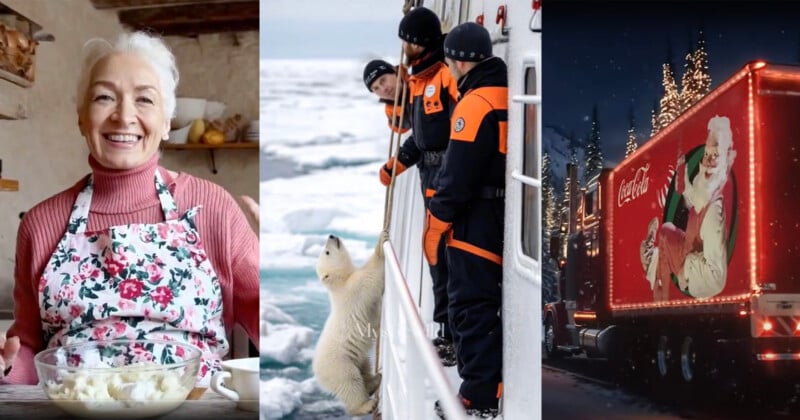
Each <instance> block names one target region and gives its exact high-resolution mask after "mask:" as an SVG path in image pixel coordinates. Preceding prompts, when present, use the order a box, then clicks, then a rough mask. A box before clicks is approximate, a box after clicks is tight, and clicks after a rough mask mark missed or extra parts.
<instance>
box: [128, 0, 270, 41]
mask: <svg viewBox="0 0 800 420" xmlns="http://www.w3.org/2000/svg"><path fill="white" fill-rule="evenodd" d="M258 7H259V5H258V1H254V0H249V1H241V0H239V1H235V2H226V3H207V2H204V3H202V4H193V5H183V6H164V7H159V8H147V9H136V10H133V9H131V10H124V11H120V12H118V15H119V21H120V23H122V24H123V25H125V26H127V27H129V28H132V29H136V30H141V29H145V30H152V31H155V32H157V33H160V34H162V35H165V36H169V35H187V36H192V35H198V34H202V33H212V32H231V31H253V30H258V20H259V13H258Z"/></svg>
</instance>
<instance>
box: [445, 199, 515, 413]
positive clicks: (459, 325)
mask: <svg viewBox="0 0 800 420" xmlns="http://www.w3.org/2000/svg"><path fill="white" fill-rule="evenodd" d="M502 203H503V200H478V201H476V202H475V203H474V205H471V206H470V207H469V210H468V211H467V213H468V214H466V215H465V216H464V217H460V218H458V219H457V220H456V221H455V222H454V223H453V242H452V243H451V244H450V246H448V248H447V257H448V260H447V261H448V265H449V268H450V272H449V275H450V278H449V283H448V287H447V291H448V298H449V312H450V322H451V328H452V330H453V337H454V343H455V347H456V355H457V361H458V373H459V376H461V379H462V381H463V382H462V384H461V388H460V390H459V393H460V394H461V396H462V397H464V398H466V399H468V400H470V401H471V403H472V406H473V407H476V408H494V407H497V402H498V398H497V394H498V386H499V384H500V383H501V382H502V373H503V326H502V325H503V324H502V319H501V305H502V282H503V266H502V263H501V260H500V261H498V260H492V259H490V258H486V256H485V255H484V256H481V255H478V254H476V250H478V249H479V250H480V251H478V252H479V253H480V252H484V251H487V252H488V253H490V254H494V255H496V258H502V254H503V251H502V249H503V219H502V217H503V216H502V214H503V204H502ZM456 242H458V243H459V244H461V247H459V245H458V244H457V243H456ZM464 244H468V245H464ZM465 247H466V248H468V249H466V250H465V249H464V248H465Z"/></svg>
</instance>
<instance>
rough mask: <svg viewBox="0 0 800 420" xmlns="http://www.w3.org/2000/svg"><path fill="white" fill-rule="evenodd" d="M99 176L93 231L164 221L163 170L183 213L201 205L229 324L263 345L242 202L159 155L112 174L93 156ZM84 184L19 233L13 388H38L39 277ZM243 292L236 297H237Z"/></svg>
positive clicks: (36, 211) (41, 209)
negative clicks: (173, 170)
mask: <svg viewBox="0 0 800 420" xmlns="http://www.w3.org/2000/svg"><path fill="white" fill-rule="evenodd" d="M89 165H90V166H91V168H92V173H93V175H94V193H93V195H92V205H91V208H90V211H89V225H88V226H87V231H96V230H101V229H105V228H108V227H110V226H116V225H124V224H130V223H159V222H163V221H164V214H163V211H162V210H161V204H160V202H159V200H158V195H157V194H156V189H155V184H154V174H155V171H156V169H158V170H159V171H160V173H161V175H162V177H163V178H164V182H165V183H166V184H167V185H168V186H169V190H170V192H171V193H172V196H173V197H174V198H175V202H176V203H177V205H178V212H179V213H183V212H184V211H186V210H188V209H189V208H191V207H193V206H196V205H198V204H200V205H202V206H203V208H202V209H201V210H200V212H199V213H198V215H197V219H196V221H197V228H198V231H199V232H200V235H201V236H202V237H203V242H204V244H205V249H206V252H207V253H208V256H209V259H210V260H211V264H212V265H213V267H214V270H215V271H216V273H217V277H218V278H219V281H220V285H221V287H222V299H223V315H222V317H223V322H224V323H225V328H226V330H227V331H228V334H229V335H230V332H231V328H232V327H233V325H234V324H240V325H241V326H242V327H243V328H244V329H245V331H246V332H247V334H248V336H249V337H250V340H251V341H252V342H253V343H254V344H255V345H256V347H257V346H258V342H259V329H258V325H259V319H258V313H259V309H258V308H259V306H258V305H259V303H258V298H259V273H258V236H257V235H256V233H255V232H253V230H252V229H251V227H250V225H249V223H248V221H247V218H246V217H245V215H244V213H243V212H242V210H241V208H240V207H239V205H238V204H237V203H236V201H235V200H234V198H233V197H232V196H231V195H230V194H229V193H228V192H227V191H225V190H224V189H223V188H222V187H220V186H218V185H216V184H214V183H212V182H209V181H206V180H203V179H200V178H195V177H193V176H191V175H188V174H185V173H179V174H177V176H175V177H173V176H172V174H170V172H169V171H167V170H166V169H164V168H162V167H160V166H158V154H156V155H154V156H153V158H152V159H151V160H150V161H148V162H147V163H146V164H144V165H142V166H141V167H138V168H135V169H130V170H124V171H119V170H110V169H107V168H105V167H103V166H101V165H100V164H99V163H98V162H97V161H96V160H95V159H94V158H92V157H91V156H90V157H89ZM83 186H84V180H83V179H81V180H80V181H79V182H78V183H76V184H75V185H74V186H72V187H71V188H69V189H67V190H65V191H63V192H60V193H58V194H56V195H54V196H53V197H50V198H48V199H47V200H45V201H43V202H41V203H39V204H37V205H36V206H35V207H33V208H32V209H31V210H30V211H29V212H27V213H26V214H25V217H24V218H23V220H22V222H21V224H20V227H19V232H18V233H17V253H16V265H15V270H14V280H15V285H14V307H15V308H14V324H13V325H12V326H11V328H10V329H9V330H8V333H7V336H8V337H13V336H17V337H19V339H20V343H21V344H22V347H21V348H20V352H19V354H18V356H17V358H16V359H15V360H14V362H13V369H12V370H11V373H10V374H9V375H8V376H7V377H6V378H5V379H4V380H3V382H5V383H15V384H36V383H37V382H38V378H37V375H36V370H35V368H34V365H33V356H34V355H35V354H36V353H37V352H39V351H41V350H43V349H44V347H45V345H46V343H44V342H43V337H42V321H41V318H40V315H39V296H38V283H39V278H40V276H41V274H42V272H43V271H44V268H45V265H46V264H47V262H48V260H49V259H50V256H51V255H52V254H53V252H54V250H55V247H56V245H57V243H58V241H59V240H60V239H61V238H62V236H63V235H64V232H65V230H66V227H67V219H68V218H69V215H70V212H71V211H72V205H73V204H74V203H75V199H76V198H77V196H78V193H79V192H80V191H81V189H82V188H83ZM234 292H235V293H234Z"/></svg>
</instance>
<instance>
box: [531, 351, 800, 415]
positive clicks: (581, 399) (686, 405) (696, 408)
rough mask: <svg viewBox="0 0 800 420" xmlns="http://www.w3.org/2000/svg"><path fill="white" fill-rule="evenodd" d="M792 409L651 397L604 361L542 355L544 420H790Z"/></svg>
mask: <svg viewBox="0 0 800 420" xmlns="http://www.w3.org/2000/svg"><path fill="white" fill-rule="evenodd" d="M711 386H712V387H713V386H714V385H711ZM792 410H794V411H792ZM797 410H798V407H797V404H796V401H795V404H794V405H793V406H792V408H791V409H787V408H786V406H785V405H783V404H782V407H781V408H776V407H775V406H774V405H773V406H771V407H768V406H764V405H759V404H757V403H756V402H754V401H753V400H752V399H747V400H746V401H745V402H735V401H732V400H730V399H726V398H720V399H717V400H716V401H712V400H711V398H707V399H695V401H694V402H688V401H685V400H682V399H681V398H680V397H679V396H678V395H676V394H670V395H663V396H662V397H661V398H659V399H658V400H656V399H655V398H653V397H652V396H651V395H648V392H647V391H645V390H644V389H643V388H641V387H632V386H625V387H623V386H620V385H618V384H615V383H614V380H613V375H612V373H611V369H610V368H609V365H608V364H607V362H606V361H605V360H602V359H588V358H585V357H581V356H578V357H573V358H567V359H564V360H547V359H544V360H542V418H543V419H544V420H551V419H553V420H555V419H576V420H582V419H587V420H589V419H610V420H617V419H620V420H627V419H646V420H656V419H659V420H660V419H703V420H705V419H709V420H710V419H794V418H798V411H797Z"/></svg>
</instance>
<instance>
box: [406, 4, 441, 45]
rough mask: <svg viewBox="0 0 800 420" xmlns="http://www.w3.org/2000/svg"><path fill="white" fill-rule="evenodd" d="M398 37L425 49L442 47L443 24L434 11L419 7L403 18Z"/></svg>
mask: <svg viewBox="0 0 800 420" xmlns="http://www.w3.org/2000/svg"><path fill="white" fill-rule="evenodd" d="M397 36H399V37H400V39H402V40H405V41H407V42H410V43H412V44H417V45H421V46H423V47H426V48H427V47H435V46H436V45H437V44H439V45H441V44H440V43H441V41H442V23H441V22H440V21H439V17H438V16H436V13H433V11H432V10H430V9H426V8H424V7H418V8H416V9H414V10H412V11H410V12H408V14H406V15H405V16H403V19H402V20H401V21H400V28H399V30H398V33H397Z"/></svg>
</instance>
